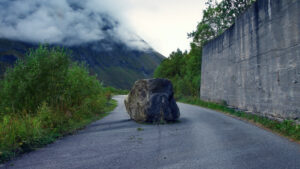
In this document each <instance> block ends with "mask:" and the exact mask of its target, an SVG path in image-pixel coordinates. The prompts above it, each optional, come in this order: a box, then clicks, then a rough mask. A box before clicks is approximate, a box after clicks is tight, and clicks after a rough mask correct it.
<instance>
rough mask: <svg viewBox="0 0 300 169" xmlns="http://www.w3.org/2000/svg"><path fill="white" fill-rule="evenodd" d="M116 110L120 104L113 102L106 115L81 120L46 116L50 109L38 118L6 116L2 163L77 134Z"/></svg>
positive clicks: (0, 130)
mask: <svg viewBox="0 0 300 169" xmlns="http://www.w3.org/2000/svg"><path fill="white" fill-rule="evenodd" d="M116 106H117V101H115V100H110V101H109V102H108V103H107V104H106V106H105V108H104V111H103V112H98V113H91V114H89V115H85V116H81V115H80V116H77V117H76V116H73V117H67V116H65V117H63V116H61V114H56V113H53V112H52V114H51V115H50V114H47V112H45V111H47V110H46V109H47V108H43V110H40V111H39V113H38V114H37V115H18V116H5V117H4V118H3V121H2V123H1V126H0V141H1V147H0V148H1V149H0V150H1V151H0V163H3V162H5V161H8V160H11V159H12V158H14V157H16V156H17V155H19V154H22V153H25V152H29V151H32V150H35V149H38V148H41V147H43V146H45V145H47V144H49V143H52V142H54V141H55V140H56V139H59V138H61V137H63V136H65V135H69V134H73V133H74V132H76V131H77V130H78V129H82V128H84V127H85V126H86V125H87V124H90V123H91V122H93V121H96V120H99V119H101V118H103V117H105V116H107V115H108V114H109V113H108V112H110V111H112V110H113V109H114V108H115V107H116ZM45 115H47V116H48V117H47V118H49V119H48V120H46V119H45ZM49 115H50V116H49ZM50 119H51V120H50ZM47 123H48V124H47ZM49 123H51V124H49Z"/></svg>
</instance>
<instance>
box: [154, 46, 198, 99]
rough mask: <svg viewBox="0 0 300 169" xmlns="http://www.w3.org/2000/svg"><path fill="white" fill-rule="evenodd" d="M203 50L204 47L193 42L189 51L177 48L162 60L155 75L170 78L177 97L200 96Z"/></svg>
mask: <svg viewBox="0 0 300 169" xmlns="http://www.w3.org/2000/svg"><path fill="white" fill-rule="evenodd" d="M201 52H202V49H201V48H198V47H197V46H196V45H194V44H191V50H190V52H189V53H187V52H182V51H181V50H179V49H177V51H176V52H172V53H171V54H170V57H168V58H166V59H165V60H163V61H162V63H161V64H160V65H159V67H158V68H157V69H156V70H155V72H154V77H156V78H167V79H170V80H171V81H172V83H173V86H174V91H175V97H176V98H179V97H182V96H188V95H189V96H191V95H192V96H199V90H200V87H199V84H200V74H201V72H200V67H201Z"/></svg>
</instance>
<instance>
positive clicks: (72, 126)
mask: <svg viewBox="0 0 300 169" xmlns="http://www.w3.org/2000/svg"><path fill="white" fill-rule="evenodd" d="M120 92H121V93H125V92H126V91H121V90H117V89H114V88H111V87H103V85H102V84H101V83H100V82H99V81H98V80H97V78H96V76H91V75H89V72H88V70H87V68H86V67H85V66H84V65H81V64H78V63H74V62H72V61H71V59H70V54H69V53H68V52H67V51H65V50H64V49H62V48H49V47H46V46H40V47H39V48H38V49H36V50H31V51H30V52H29V53H28V54H27V56H26V58H25V59H24V60H18V61H17V63H16V64H15V66H14V68H10V69H8V70H7V71H6V73H5V76H4V78H3V79H2V80H0V162H4V161H6V160H9V159H11V158H12V157H14V156H16V155H17V154H20V153H23V152H27V151H30V150H33V149H36V148H39V147H41V146H43V145H45V144H48V143H51V142H53V141H54V140H55V139H57V138H59V137H61V136H63V135H66V134H70V133H72V132H74V131H76V129H80V128H82V127H84V126H85V125H87V124H88V123H90V122H92V121H94V120H97V119H100V118H102V117H104V116H105V115H107V113H105V112H109V111H111V110H112V109H113V108H114V107H115V106H116V105H117V103H116V101H114V100H112V99H111V97H112V95H113V94H117V93H120Z"/></svg>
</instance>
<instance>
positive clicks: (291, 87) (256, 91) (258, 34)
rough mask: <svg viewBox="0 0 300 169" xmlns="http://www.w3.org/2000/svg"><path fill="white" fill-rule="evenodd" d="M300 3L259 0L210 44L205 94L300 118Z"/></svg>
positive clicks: (203, 96)
mask: <svg viewBox="0 0 300 169" xmlns="http://www.w3.org/2000/svg"><path fill="white" fill-rule="evenodd" d="M299 9H300V1H299V0H258V1H257V2H256V3H255V4H254V5H253V6H252V7H251V8H250V9H249V10H248V11H247V12H246V13H245V14H243V15H242V16H241V17H240V18H238V19H237V20H236V22H235V25H233V26H232V27H231V28H230V29H229V30H227V31H226V32H225V33H224V34H222V35H221V36H219V37H218V38H216V39H215V40H213V41H211V42H209V43H208V44H207V45H206V46H204V49H203V60H202V82H201V99H203V100H207V101H215V102H219V101H226V102H227V103H228V104H229V105H231V106H235V107H237V108H240V109H245V110H248V111H251V112H254V113H260V114H262V115H266V116H268V117H271V118H275V119H279V120H280V119H286V118H289V119H299V118H300V10H299Z"/></svg>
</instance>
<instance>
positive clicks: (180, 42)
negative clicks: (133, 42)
mask: <svg viewBox="0 0 300 169" xmlns="http://www.w3.org/2000/svg"><path fill="white" fill-rule="evenodd" d="M127 1H130V2H131V5H130V6H128V10H127V11H125V15H126V18H127V19H128V22H129V24H130V25H131V26H132V29H134V30H135V31H136V32H137V34H138V35H140V36H141V37H142V38H144V39H145V40H146V41H147V42H148V43H150V45H151V46H152V47H153V48H154V49H156V50H157V51H159V52H160V53H162V54H163V55H165V56H168V55H169V54H170V53H171V52H172V51H174V50H176V49H177V48H180V49H182V50H186V49H189V43H190V39H188V38H187V33H188V32H192V31H193V30H195V28H196V25H197V23H198V22H199V21H200V20H201V18H202V10H203V9H204V8H205V1H206V0H127Z"/></svg>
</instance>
